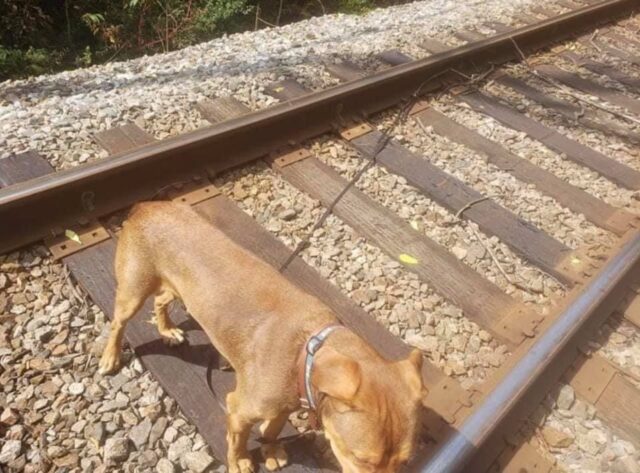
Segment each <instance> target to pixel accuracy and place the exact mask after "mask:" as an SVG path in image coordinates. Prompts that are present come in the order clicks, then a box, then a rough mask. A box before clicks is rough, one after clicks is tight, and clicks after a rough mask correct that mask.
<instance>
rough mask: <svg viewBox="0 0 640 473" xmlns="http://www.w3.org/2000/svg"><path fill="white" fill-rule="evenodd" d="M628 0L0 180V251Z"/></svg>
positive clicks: (577, 24)
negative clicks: (110, 152) (111, 152)
mask: <svg viewBox="0 0 640 473" xmlns="http://www.w3.org/2000/svg"><path fill="white" fill-rule="evenodd" d="M635 7H638V0H607V1H604V2H602V3H598V4H596V5H590V6H586V7H584V8H581V9H579V10H576V11H573V12H569V13H565V14H563V15H559V16H558V17H555V18H552V19H548V20H544V21H541V22H540V23H538V24H535V25H530V26H526V27H523V28H520V29H517V30H514V31H511V32H507V33H503V34H499V35H496V36H493V37H491V38H487V39H484V40H482V41H478V42H477V43H474V44H471V45H465V46H461V47H458V48H455V49H452V50H450V51H446V52H443V53H440V54H436V55H433V56H430V57H428V58H425V59H422V60H419V61H415V62H411V63H408V64H403V65H400V66H397V67H394V68H391V69H387V70H385V71H382V72H380V73H377V74H374V75H372V76H369V77H365V78H363V79H360V80H357V81H353V82H348V83H346V84H342V85H338V86H335V87H333V88H330V89H327V90H323V91H319V92H315V93H312V94H309V95H306V96H303V97H300V98H297V99H294V100H291V101H290V102H287V103H284V104H279V105H276V106H274V107H270V108H268V109H265V110H260V111H257V112H254V113H250V114H247V115H244V116H242V117H240V118H237V119H234V120H229V121H226V122H223V123H220V124H217V125H214V126H211V127H208V128H205V129H201V130H197V131H194V132H191V133H187V134H184V135H180V136H177V137H173V138H169V139H166V140H163V141H160V142H157V143H153V144H150V145H148V146H144V147H141V148H138V149H136V150H133V151H130V152H126V153H122V154H118V155H115V156H113V157H111V158H108V159H103V160H99V161H95V162H92V163H88V164H85V165H81V166H78V167H75V168H72V169H69V170H64V171H59V172H57V173H55V174H49V175H45V176H42V177H39V178H36V179H32V180H29V181H26V182H23V183H20V184H16V185H13V186H10V187H7V188H4V189H0V253H4V252H7V251H9V250H12V249H15V248H17V247H19V246H22V245H25V244H27V243H31V242H34V241H37V240H39V239H41V238H42V237H44V236H46V235H49V234H50V233H51V232H52V231H53V230H54V229H56V228H57V229H58V231H59V230H60V229H61V228H64V227H65V226H67V225H73V224H75V223H77V222H78V221H79V220H83V219H84V220H86V219H87V218H91V217H99V216H103V215H106V214H108V213H110V212H113V211H116V210H118V209H121V208H123V207H126V206H128V205H131V204H132V203H134V202H136V201H138V200H141V199H146V198H150V197H151V196H153V195H154V194H155V192H156V190H157V189H158V188H161V187H164V186H166V185H167V184H170V183H172V182H176V181H180V180H184V179H188V178H190V177H192V176H193V174H195V173H198V172H202V170H203V169H204V168H207V169H209V170H210V171H213V172H220V171H223V170H225V169H229V168H232V167H235V166H239V165H242V164H245V163H247V162H249V161H252V160H255V159H258V158H260V157H262V156H264V155H265V154H267V153H269V152H271V151H273V150H275V149H278V148H281V147H283V146H286V145H288V144H289V143H291V142H297V141H301V140H304V139H308V138H311V137H314V136H318V135H320V134H322V133H325V132H328V131H330V130H331V129H332V127H335V126H336V124H337V123H344V122H345V121H347V120H351V119H359V118H362V117H363V116H366V115H369V114H371V113H374V112H379V111H381V110H383V109H385V108H388V107H390V106H392V105H395V104H397V103H399V102H401V101H402V100H403V99H405V98H407V97H408V96H410V95H411V94H413V93H414V92H416V90H417V89H418V88H419V87H423V92H426V91H427V90H429V89H430V90H433V89H434V88H436V87H439V86H441V84H442V75H443V74H444V73H446V72H447V71H450V70H452V69H456V70H460V71H469V70H476V69H475V68H476V67H479V66H482V65H484V66H488V65H489V64H490V63H501V62H505V61H508V60H512V59H518V58H519V52H518V51H517V48H516V47H515V44H517V45H518V46H519V48H520V49H521V50H524V51H526V52H529V51H533V50H535V49H539V48H541V47H544V46H547V45H549V44H550V43H551V42H553V41H558V40H560V39H564V38H566V37H568V36H570V35H573V34H575V33H578V32H581V31H583V30H586V29H588V28H591V27H594V26H596V25H598V24H601V23H603V22H606V21H610V20H611V19H613V18H616V17H619V16H621V15H624V14H627V13H629V12H630V11H632V10H633V9H634V8H635Z"/></svg>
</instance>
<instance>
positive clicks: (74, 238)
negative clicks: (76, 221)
mask: <svg viewBox="0 0 640 473" xmlns="http://www.w3.org/2000/svg"><path fill="white" fill-rule="evenodd" d="M64 236H66V237H67V238H68V239H69V240H71V241H75V242H76V243H77V244H78V245H82V241H81V240H80V237H79V236H78V234H77V233H76V232H74V231H73V230H69V229H67V230H65V231H64Z"/></svg>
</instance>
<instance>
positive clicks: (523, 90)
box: [495, 74, 640, 143]
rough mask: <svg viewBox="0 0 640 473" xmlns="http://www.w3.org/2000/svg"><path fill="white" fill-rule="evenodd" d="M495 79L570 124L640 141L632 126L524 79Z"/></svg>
mask: <svg viewBox="0 0 640 473" xmlns="http://www.w3.org/2000/svg"><path fill="white" fill-rule="evenodd" d="M495 80H496V82H498V83H500V84H502V85H505V86H507V87H510V88H511V89H513V90H515V91H516V92H518V93H519V94H522V95H524V96H525V97H527V98H528V99H530V100H533V101H534V102H537V103H539V104H540V105H542V106H543V107H545V108H548V109H550V110H553V111H555V112H557V113H559V114H560V115H562V116H563V117H565V119H566V120H568V121H569V123H570V125H576V124H579V125H582V126H584V127H587V128H591V129H593V130H598V131H600V132H602V133H606V134H609V135H614V136H618V137H620V138H623V139H626V140H629V141H632V142H633V143H640V133H638V132H636V131H633V129H631V128H630V127H626V126H624V125H622V124H621V123H620V122H618V121H615V120H611V119H608V118H605V117H603V116H601V115H599V114H597V113H595V112H593V111H591V110H584V109H583V108H581V107H578V106H577V105H574V104H572V103H570V102H567V101H565V100H562V99H557V98H555V97H552V96H551V95H548V94H546V93H544V92H543V91H541V90H540V89H537V88H535V87H533V86H531V85H530V84H528V83H527V82H525V81H524V80H522V79H518V78H516V77H513V76H510V75H507V74H503V75H500V76H498V77H496V78H495ZM509 103H511V101H509ZM511 105H513V103H511Z"/></svg>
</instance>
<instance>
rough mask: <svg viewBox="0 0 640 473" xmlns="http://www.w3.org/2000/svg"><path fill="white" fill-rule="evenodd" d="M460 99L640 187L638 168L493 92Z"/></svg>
mask: <svg viewBox="0 0 640 473" xmlns="http://www.w3.org/2000/svg"><path fill="white" fill-rule="evenodd" d="M459 99H460V100H461V101H463V102H465V103H467V104H468V105H470V106H471V108H472V109H474V110H476V111H478V112H481V113H484V114H485V115H488V116H490V117H492V118H494V119H496V120H498V121H499V122H501V123H502V124H503V125H504V126H506V127H508V128H512V129H514V130H518V131H521V132H523V133H526V134H527V135H529V136H530V137H531V138H533V139H535V140H537V141H539V142H540V143H542V144H544V145H545V146H546V147H547V148H549V149H551V150H553V151H555V152H557V153H559V154H561V155H563V156H566V158H567V159H570V160H571V161H573V162H575V163H577V164H580V165H582V166H585V167H587V168H589V169H591V170H593V171H596V172H597V173H598V174H600V175H602V176H604V177H606V178H607V179H610V180H611V181H613V182H614V183H616V184H619V185H621V186H623V187H626V188H628V189H632V190H638V189H640V172H638V171H635V170H634V169H632V168H630V167H629V166H625V165H624V164H622V163H619V162H618V161H615V160H613V159H611V158H609V157H607V156H605V155H604V154H602V153H600V152H598V151H596V150H594V149H592V148H589V147H588V146H585V145H583V144H581V143H579V142H577V141H574V140H572V139H570V138H567V137H566V136H564V135H562V134H560V133H558V132H557V131H555V130H553V129H552V128H549V127H547V126H545V125H542V124H541V123H540V122H537V121H535V120H533V119H532V118H529V117H527V116H526V115H525V114H523V113H520V112H518V111H517V110H515V109H514V108H512V107H510V106H508V105H507V104H505V103H503V102H501V101H500V100H499V99H498V98H496V97H494V96H491V95H488V94H485V93H482V92H470V93H468V94H462V95H460V96H459Z"/></svg>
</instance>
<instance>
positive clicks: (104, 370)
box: [98, 350, 120, 375]
mask: <svg viewBox="0 0 640 473" xmlns="http://www.w3.org/2000/svg"><path fill="white" fill-rule="evenodd" d="M119 367H120V355H119V354H118V353H113V352H111V351H108V350H105V352H104V353H103V354H102V357H101V358H100V364H99V369H98V373H100V374H101V375H105V374H110V373H113V372H114V371H116V370H117V369H118V368H119Z"/></svg>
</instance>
